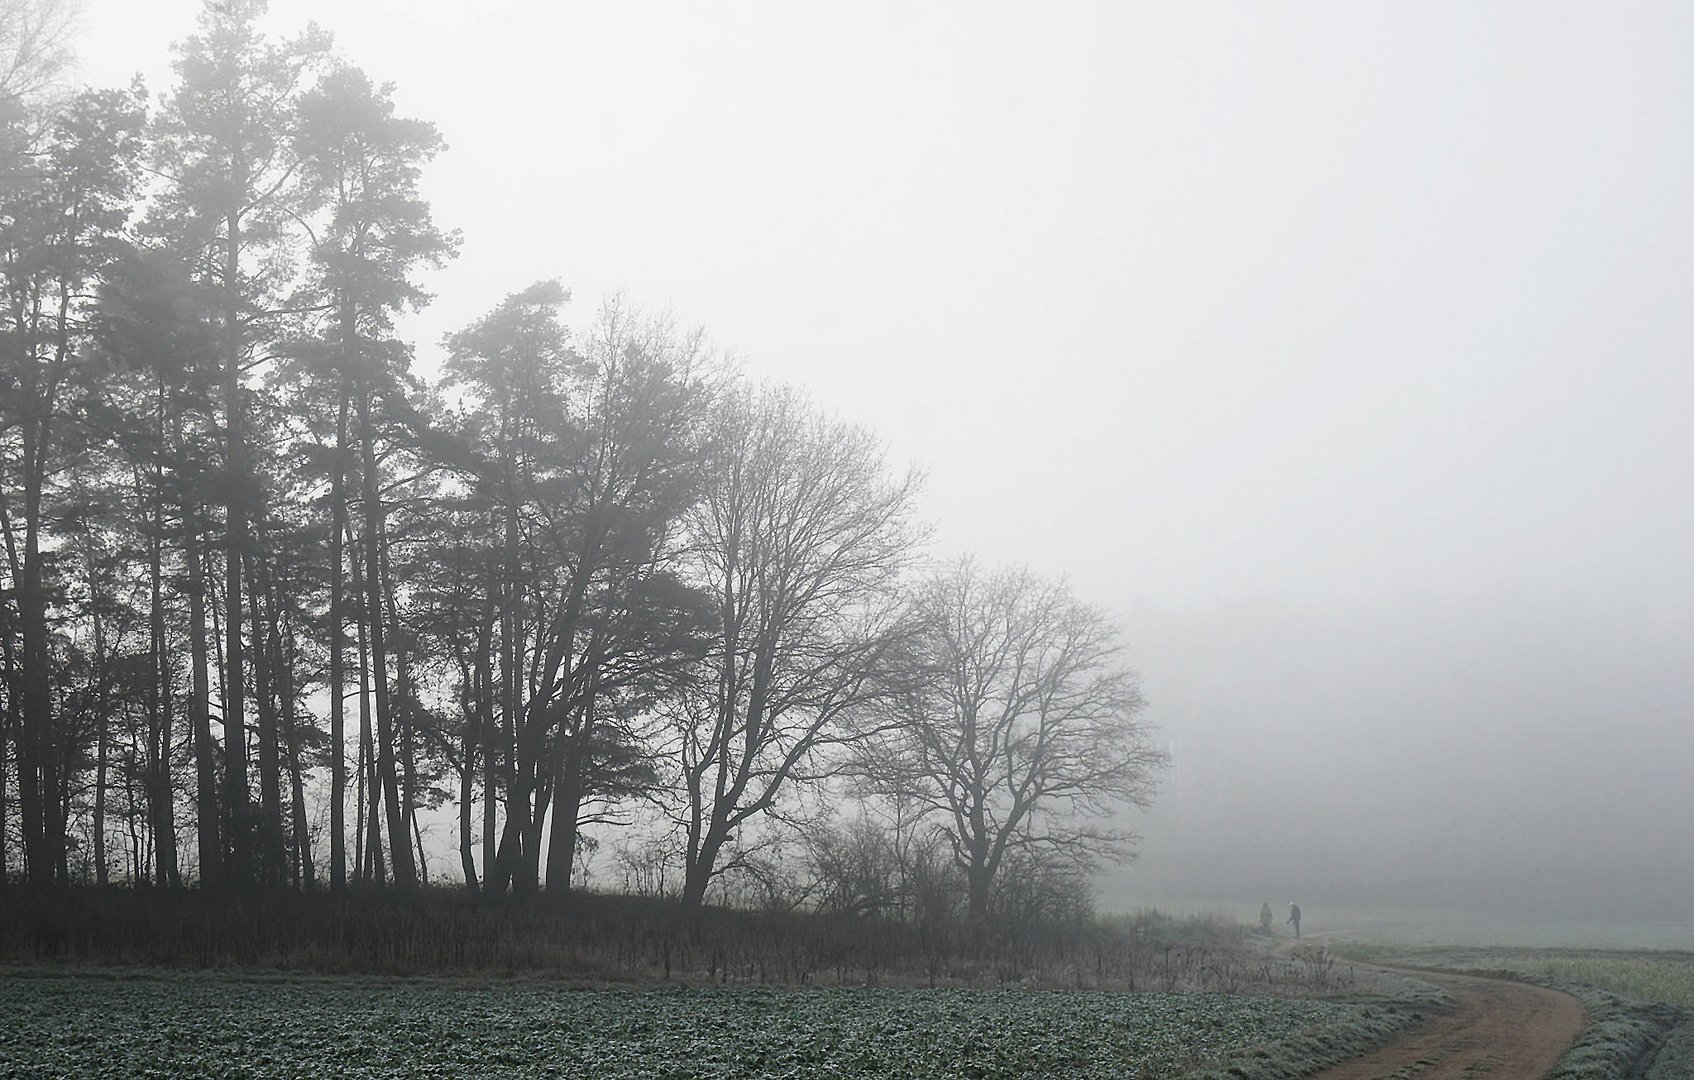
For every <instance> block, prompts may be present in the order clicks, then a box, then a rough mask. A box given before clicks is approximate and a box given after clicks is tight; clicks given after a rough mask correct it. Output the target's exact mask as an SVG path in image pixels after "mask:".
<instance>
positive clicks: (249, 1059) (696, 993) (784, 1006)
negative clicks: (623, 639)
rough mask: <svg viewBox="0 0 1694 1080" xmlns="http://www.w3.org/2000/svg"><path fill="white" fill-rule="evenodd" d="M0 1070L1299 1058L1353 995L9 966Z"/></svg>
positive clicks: (1017, 1069)
mask: <svg viewBox="0 0 1694 1080" xmlns="http://www.w3.org/2000/svg"><path fill="white" fill-rule="evenodd" d="M0 1015H3V1016H5V1017H7V1018H8V1023H7V1024H6V1026H5V1029H4V1030H3V1031H0V1076H5V1077H26V1076H27V1077H35V1076H42V1077H47V1076H60V1075H78V1076H91V1077H93V1076H108V1077H115V1076H124V1077H233V1076H243V1077H282V1076H310V1075H337V1076H352V1077H378V1076H395V1075H406V1076H458V1075H471V1074H476V1073H486V1072H498V1073H499V1074H501V1075H504V1076H512V1077H552V1076H559V1077H564V1076H575V1077H585V1076H594V1077H609V1078H613V1077H631V1078H634V1077H669V1078H683V1077H801V1076H841V1077H856V1076H863V1077H877V1078H879V1080H895V1078H907V1077H910V1078H921V1077H936V1078H940V1077H949V1078H953V1077H976V1078H983V1080H987V1078H996V1077H1022V1076H1046V1077H1074V1078H1086V1077H1102V1078H1104V1077H1126V1076H1127V1077H1143V1076H1145V1077H1176V1076H1190V1075H1206V1074H1207V1073H1209V1072H1212V1071H1213V1070H1222V1069H1225V1068H1228V1069H1229V1070H1231V1071H1230V1072H1229V1073H1228V1075H1230V1076H1232V1077H1233V1076H1240V1077H1255V1078H1257V1077H1264V1078H1270V1077H1281V1076H1293V1075H1298V1074H1299V1073H1298V1072H1297V1071H1294V1070H1295V1068H1296V1065H1295V1063H1297V1062H1300V1061H1304V1062H1306V1063H1307V1064H1309V1063H1310V1062H1311V1060H1312V1059H1313V1057H1314V1055H1315V1056H1317V1057H1329V1058H1339V1057H1341V1056H1344V1055H1346V1054H1348V1053H1352V1052H1357V1051H1358V1050H1359V1049H1362V1048H1364V1047H1366V1046H1369V1045H1372V1044H1374V1043H1376V1042H1378V1041H1380V1040H1382V1039H1384V1038H1386V1037H1387V1036H1388V1034H1390V1032H1391V1031H1392V1030H1393V1029H1394V1028H1395V1026H1396V1025H1398V1024H1400V1023H1403V1022H1405V1020H1406V1017H1405V1015H1403V1014H1402V1013H1400V1012H1397V1011H1396V1010H1395V1009H1393V1008H1385V1007H1383V1006H1381V1005H1380V1004H1379V1005H1367V1004H1343V1003H1335V1002H1319V1001H1302V1000H1287V999H1279V998H1268V997H1231V996H1227V995H1221V994H1159V993H1145V994H1115V993H1064V992H1042V991H1033V992H1032V991H1018V990H992V991H978V990H951V989H948V990H897V989H887V988H861V989H816V990H778V989H730V990H726V989H714V990H587V989H565V988H557V987H551V986H546V985H544V984H541V983H539V982H533V981H514V982H508V983H499V982H479V983H472V982H464V981H458V982H455V981H451V980H418V981H401V980H379V981H370V980H349V979H326V978H287V977H276V978H264V977H260V978H245V977H233V976H219V975H177V976H168V975H138V974H120V975H116V976H112V975H106V974H100V975H82V974H65V973H54V974H27V973H26V974H17V973H13V974H9V975H8V976H7V977H5V978H4V979H0Z"/></svg>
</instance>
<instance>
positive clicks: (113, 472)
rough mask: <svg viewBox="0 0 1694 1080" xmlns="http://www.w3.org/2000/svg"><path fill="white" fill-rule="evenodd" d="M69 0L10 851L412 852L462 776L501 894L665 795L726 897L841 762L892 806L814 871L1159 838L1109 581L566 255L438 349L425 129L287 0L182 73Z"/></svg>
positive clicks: (17, 219)
mask: <svg viewBox="0 0 1694 1080" xmlns="http://www.w3.org/2000/svg"><path fill="white" fill-rule="evenodd" d="M56 10H57V8H56V7H55V4H54V2H53V0H0V24H3V25H5V26H6V27H8V28H9V29H8V33H10V32H11V29H12V28H16V29H17V30H18V32H17V34H16V36H17V38H18V41H16V42H12V41H10V40H8V41H7V42H6V43H5V44H6V50H5V51H6V57H5V59H4V60H3V61H0V63H4V64H5V65H6V66H5V68H4V70H0V155H3V156H0V288H3V296H0V303H3V324H0V531H3V538H4V546H5V559H4V563H3V566H0V646H3V653H0V880H6V879H10V878H18V877H22V878H24V879H27V880H28V881H30V882H33V883H51V882H66V881H70V880H76V879H82V878H87V879H90V880H93V881H96V882H99V883H102V884H104V883H106V882H107V881H108V880H113V879H117V880H123V881H128V882H132V883H136V884H142V883H146V884H154V885H167V886H177V885H180V884H182V883H184V882H185V881H191V880H192V881H198V883H199V884H200V885H202V886H205V887H215V888H237V887H269V888H281V887H296V888H308V887H317V886H327V887H329V888H332V889H339V888H343V887H345V886H346V885H347V884H348V883H349V882H367V883H378V882H391V883H392V884H394V885H395V886H398V887H402V888H405V887H411V886H414V885H416V884H418V883H420V882H421V881H423V880H425V878H426V876H427V874H428V872H429V870H428V868H429V859H430V856H431V845H430V843H428V842H427V841H426V837H425V828H424V825H423V823H422V821H421V820H420V819H421V818H423V817H427V815H428V813H429V812H430V811H443V812H445V811H446V809H447V808H449V807H451V808H452V809H453V810H454V811H456V815H455V816H456V820H457V827H458V828H457V848H458V855H459V867H458V870H459V873H460V874H461V875H462V877H463V880H464V881H465V883H466V885H467V886H468V887H469V888H470V889H471V890H472V891H481V892H488V893H496V894H497V893H504V892H515V893H529V892H533V891H535V890H537V889H539V888H541V887H542V886H543V885H544V884H545V885H546V886H547V887H548V888H550V889H553V888H564V887H568V886H569V883H570V882H571V881H572V879H573V873H575V872H576V864H577V861H578V859H579V852H580V851H581V850H583V845H584V843H585V840H586V839H587V837H588V836H589V834H587V833H584V831H583V830H584V827H585V826H593V825H595V824H596V823H602V824H603V823H607V822H610V821H613V820H625V819H626V818H627V817H628V816H629V815H631V814H633V815H634V816H638V817H641V818H642V819H643V820H645V821H647V822H648V823H649V826H650V827H651V826H653V825H654V823H658V824H660V825H662V826H663V829H661V831H660V832H659V834H658V835H661V836H663V837H668V838H670V839H669V840H668V841H665V842H666V843H668V844H669V845H670V846H669V847H668V849H667V850H666V853H665V855H664V856H663V857H664V858H665V859H669V860H671V861H672V862H673V863H674V866H675V867H676V869H677V871H678V873H679V875H680V878H679V880H678V882H677V885H676V888H675V891H676V892H678V893H679V894H680V896H681V897H682V898H683V900H684V901H685V902H687V903H689V904H699V903H702V902H704V900H705V899H706V897H707V894H708V888H709V887H710V886H711V885H712V883H713V882H714V881H715V880H718V879H719V878H721V877H722V876H723V875H724V874H725V873H726V872H728V871H731V870H734V869H736V868H738V867H751V866H756V865H757V864H758V858H757V851H758V843H757V837H759V836H763V835H776V831H773V829H772V828H771V826H772V823H784V822H787V823H793V822H795V821H797V820H798V819H799V818H800V817H803V816H805V806H804V805H803V804H804V803H805V800H804V799H803V798H800V796H801V794H802V793H804V792H807V791H815V790H817V789H818V788H819V786H820V785H822V786H827V787H828V788H829V790H831V791H833V792H836V793H837V794H844V793H850V794H853V795H855V796H857V797H858V798H859V799H860V800H862V801H863V803H864V805H865V806H866V807H875V808H877V812H878V813H881V814H883V815H884V816H887V817H888V818H889V820H891V821H893V822H894V825H893V826H892V827H891V828H890V829H889V830H886V833H885V835H883V839H882V840H881V841H876V842H873V839H872V838H868V834H865V835H860V836H859V838H858V840H857V841H854V840H853V835H854V828H856V829H857V830H858V832H859V833H860V834H864V830H865V828H866V827H867V826H866V825H865V822H867V821H869V820H870V818H868V817H863V816H861V818H860V819H859V825H857V826H855V827H853V828H848V827H841V828H838V829H837V830H836V832H835V833H834V834H828V833H826V832H820V831H819V830H818V828H817V827H816V826H815V823H814V825H813V826H812V827H811V829H810V832H809V833H807V835H810V836H811V837H812V838H813V843H812V850H813V852H814V853H815V854H816V856H817V858H816V859H814V863H815V864H816V865H817V866H819V867H825V866H836V867H837V871H831V872H829V873H825V874H822V876H821V877H820V879H819V880H827V881H828V882H830V885H829V887H828V888H826V889H824V890H822V892H820V894H819V897H818V898H817V899H818V902H819V903H823V904H833V905H835V906H840V907H863V906H865V905H866V903H867V901H866V900H865V898H864V897H863V896H861V895H858V893H862V892H864V891H865V890H864V889H862V888H860V887H859V886H855V885H853V884H852V882H853V881H855V880H857V879H856V878H855V876H854V874H855V873H856V871H851V870H850V869H849V868H848V867H849V865H850V864H853V856H852V855H851V848H852V847H853V844H854V843H858V844H859V847H860V848H864V849H865V850H864V851H861V852H860V855H859V857H858V865H862V866H868V865H870V864H871V862H875V860H870V861H867V859H868V858H869V857H868V856H867V855H866V852H867V851H870V850H871V849H877V850H882V849H880V848H878V847H877V845H878V843H881V844H883V845H885V846H887V851H891V852H893V854H892V855H891V856H889V857H888V858H882V856H878V858H881V859H882V861H881V863H880V864H878V865H880V866H881V870H880V871H878V872H880V873H882V874H883V875H884V877H886V876H887V874H888V873H890V872H897V873H898V874H899V875H900V877H901V878H902V880H903V881H904V880H905V879H906V877H907V869H908V867H911V868H916V867H917V866H918V865H919V862H922V861H923V860H927V862H924V865H929V866H944V867H946V868H948V869H947V871H946V872H947V873H948V874H951V875H953V878H952V880H956V881H958V882H962V883H963V887H964V889H965V891H966V892H967V894H968V903H969V907H970V909H971V910H972V911H975V912H982V911H986V910H989V909H990V907H992V906H993V905H994V904H995V903H997V902H999V901H997V900H996V899H995V898H996V897H1002V896H1010V895H1011V893H1010V892H1008V891H1007V886H1006V883H1007V882H1008V881H1009V880H1010V879H1011V878H1013V877H1015V876H1017V874H1016V873H1015V871H1017V869H1018V868H1020V867H1023V868H1027V867H1041V868H1045V869H1044V870H1043V872H1044V873H1049V874H1051V872H1053V870H1054V868H1055V867H1058V868H1061V869H1063V868H1068V872H1073V873H1081V872H1083V871H1085V870H1086V868H1087V867H1088V866H1089V865H1091V863H1092V861H1093V860H1095V859H1098V858H1100V857H1102V856H1115V855H1118V854H1122V853H1123V852H1125V851H1126V850H1127V844H1128V843H1129V841H1130V840H1131V839H1132V838H1131V837H1130V836H1129V835H1128V834H1126V833H1123V832H1121V831H1113V830H1110V829H1107V828H1103V827H1099V825H1098V823H1099V822H1100V821H1103V820H1105V817H1106V815H1107V814H1108V813H1109V812H1110V811H1112V810H1114V809H1115V808H1117V807H1119V806H1121V805H1122V804H1124V803H1130V804H1138V805H1145V804H1146V801H1147V799H1148V798H1149V797H1150V794H1151V785H1152V781H1153V778H1154V776H1155V774H1156V773H1157V771H1158V769H1159V768H1160V767H1161V765H1162V754H1161V753H1160V752H1159V751H1158V750H1157V749H1156V748H1155V747H1154V745H1153V744H1152V743H1151V741H1150V739H1149V732H1148V729H1147V728H1146V727H1145V725H1144V723H1143V721H1142V719H1141V712H1142V704H1141V701H1140V698H1139V697H1138V695H1137V694H1136V691H1135V687H1134V684H1133V682H1132V681H1131V679H1130V677H1129V676H1128V675H1127V674H1126V673H1125V672H1124V671H1123V670H1122V669H1121V668H1120V667H1118V665H1117V658H1116V643H1115V641H1114V639H1113V633H1112V628H1111V625H1110V623H1109V622H1108V621H1107V620H1106V619H1105V618H1104V617H1103V616H1102V615H1101V613H1100V612H1099V611H1097V610H1095V609H1093V608H1090V607H1088V606H1086V605H1084V604H1082V603H1080V602H1078V601H1077V600H1076V599H1075V598H1074V597H1073V596H1072V595H1071V594H1070V593H1069V592H1068V590H1067V589H1066V588H1065V587H1064V586H1063V585H1059V584H1054V583H1052V582H1048V581H1045V580H1042V579H1040V578H1038V577H1036V576H1034V575H1031V574H1029V573H1027V572H1023V571H1003V572H989V571H985V570H983V569H981V568H979V567H977V566H975V565H974V564H972V563H970V562H969V561H966V562H961V563H958V564H955V565H953V566H951V567H948V568H945V569H943V570H941V571H939V572H935V571H930V572H921V571H920V569H919V567H918V566H917V564H916V562H915V561H914V560H915V554H914V553H915V551H916V549H917V541H918V540H919V539H920V536H919V533H920V531H921V530H919V529H918V527H917V526H916V525H915V523H914V520H913V501H914V496H915V484H914V481H913V480H912V479H911V478H909V477H907V478H899V477H893V476H891V475H890V474H889V472H888V470H887V469H886V467H885V463H884V460H883V456H882V453H881V451H880V449H879V447H878V444H877V442H876V440H875V439H874V438H872V437H871V436H870V435H869V434H868V433H866V432H865V431H863V430H861V429H859V428H856V427H853V426H851V425H849V424H845V423H842V422H840V421H837V420H834V419H832V418H829V417H827V416H824V415H822V414H820V413H819V411H818V410H817V409H815V408H814V407H813V406H811V405H810V404H808V403H807V401H806V400H805V399H804V398H803V397H802V396H801V395H800V394H798V393H796V392H794V391H792V390H789V389H786V388H781V387H770V386H754V385H750V384H749V383H748V382H747V381H746V380H744V379H741V378H738V377H736V376H735V375H734V373H733V372H731V371H730V370H729V369H728V368H727V367H726V366H725V365H723V364H722V363H720V362H718V361H716V360H715V359H714V358H713V357H712V356H711V355H709V354H708V352H707V351H706V350H705V349H704V347H703V345H702V343H701V340H700V339H699V337H698V336H697V335H695V336H689V335H682V334H678V333H676V332H675V331H673V330H672V329H671V328H670V327H669V326H668V325H667V324H665V323H663V322H655V321H652V320H647V319H643V318H641V317H639V316H638V315H636V314H634V313H632V312H630V311H628V310H627V309H625V308H624V307H623V306H622V305H620V304H618V303H609V304H607V305H605V306H604V307H603V309H602V310H601V312H600V313H599V315H598V317H597V318H596V319H595V320H593V321H592V322H591V325H590V326H589V327H588V328H587V329H585V330H578V331H574V332H573V331H572V330H571V329H570V328H568V327H567V326H566V324H565V322H564V321H563V309H564V306H565V305H566V303H567V302H568V299H569V298H568V294H567V293H566V291H565V290H564V289H563V288H562V287H561V286H560V285H559V284H558V283H557V282H551V281H549V282H541V283H538V284H535V285H532V286H530V287H529V288H527V289H524V290H522V291H520V292H517V293H515V294H513V295H512V296H510V297H508V298H507V299H506V300H505V301H503V302H502V303H500V304H499V305H498V306H496V307H495V308H494V309H493V310H492V311H490V312H489V313H488V314H487V315H486V316H484V317H483V318H481V319H479V320H477V321H476V322H474V323H473V324H471V325H470V326H467V327H465V328H464V329H463V330H461V331H459V332H457V333H454V334H451V335H449V336H448V337H447V339H446V340H445V342H444V343H443V344H444V351H445V356H446V359H445V363H444V365H443V367H442V371H441V378H440V379H439V380H438V381H437V382H436V383H435V384H434V385H430V384H427V383H426V382H425V381H423V380H422V379H421V378H420V377H419V376H418V374H417V373H416V372H415V371H414V370H413V364H412V351H411V349H410V347H409V346H408V344H407V343H405V342H404V341H402V340H400V339H399V337H398V336H397V334H396V329H395V324H396V318H397V316H398V315H400V314H401V313H402V312H404V311H405V310H407V309H409V308H412V307H415V306H417V305H420V304H422V303H424V302H426V301H427V299H428V297H427V296H426V295H425V293H424V292H423V291H422V290H421V288H420V287H419V285H418V275H419V273H420V272H421V271H423V270H424V269H426V268H429V267H432V266H439V265H441V264H442V263H443V262H444V261H446V260H448V259H450V258H451V257H452V255H453V253H454V250H455V247H456V245H457V237H456V236H455V235H454V234H452V233H450V232H446V231H444V230H443V229H441V228H440V227H438V226H437V225H436V224H435V223H434V221H433V220H432V218H431V214H430V209H429V206H428V205H427V203H426V201H425V200H424V199H423V198H422V197H421V195H420V193H419V186H418V185H419V179H420V176H421V173H422V170H423V169H424V167H425V166H426V165H427V164H428V162H429V161H430V160H431V159H432V158H433V157H434V156H435V155H436V154H437V153H438V152H439V150H440V149H441V141H440V138H439V136H438V134H437V133H436V131H435V129H434V128H433V127H432V126H431V125H429V124H427V123H423V122H419V121H416V120H410V119H406V118H403V117H401V116H398V115H396V112H395V108H394V104H393V100H392V96H391V93H390V90H389V88H388V87H385V86H381V85H378V84H375V83H373V82H372V81H371V80H370V79H369V78H368V77H367V76H365V75H364V74H363V73H362V72H360V71H359V70H358V69H356V68H354V67H352V66H350V65H349V64H347V63H346V62H345V61H344V60H342V59H340V58H338V57H337V56H336V55H335V54H334V53H333V51H332V50H331V46H330V42H329V40H328V38H327V37H326V36H325V35H324V34H322V33H321V32H319V31H317V30H316V29H309V30H308V31H306V32H305V33H303V34H301V35H299V36H297V37H294V38H290V39H287V40H275V39H273V38H271V37H269V36H267V35H266V34H265V33H264V32H262V30H261V29H260V26H259V22H260V19H261V16H262V15H263V13H264V3H263V0H218V2H214V3H208V4H207V6H206V8H205V10H204V12H203V13H202V15H201V17H200V22H199V26H198V29H197V31H196V33H194V34H193V35H192V36H190V37H188V38H187V39H186V40H185V41H184V42H183V43H182V44H181V45H179V46H178V49H177V60H176V73H177V76H176V81H175V84H174V85H173V86H172V87H171V88H170V90H169V91H168V92H167V93H166V94H165V95H164V96H163V97H162V98H160V100H159V101H158V102H157V104H156V105H154V106H153V107H151V108H149V107H148V102H147V100H146V98H145V95H144V94H143V93H142V91H141V90H140V88H139V87H137V88H131V89H128V90H119V91H108V90H101V91H95V90H84V91H80V92H69V91H67V90H65V89H64V88H63V87H62V86H60V85H58V81H57V79H56V78H55V76H56V75H57V74H58V72H59V71H60V70H61V67H62V63H63V57H64V52H63V41H62V40H61V38H60V36H59V35H58V33H57V32H54V31H55V26H56V24H55V22H54V18H53V16H54V13H55V12H56ZM350 711H351V713H352V715H349V712H350ZM778 831H779V830H778ZM800 831H801V832H806V830H805V829H801V830H800ZM832 836H833V838H831V837H832ZM867 845H868V847H867ZM889 845H891V846H889ZM832 850H833V851H835V852H836V855H835V856H831V855H830V854H829V853H830V852H831V851H832ZM914 853H916V854H914ZM884 854H886V852H884ZM917 855H922V856H923V859H922V860H920V859H918V858H917ZM436 856H437V859H438V860H439V857H440V852H439V851H437V852H436ZM837 856H838V857H837ZM831 858H835V860H836V861H835V862H830V859H831ZM890 859H892V861H890ZM843 860H844V861H843ZM890 867H892V868H893V871H890ZM913 872H914V873H915V872H916V870H915V869H914V871H913ZM859 876H860V877H863V875H862V874H861V875H859ZM932 876H933V875H932ZM1037 876H1039V875H1037ZM1024 877H1025V878H1026V879H1028V880H1034V878H1033V877H1030V875H1027V874H1026V875H1024ZM902 895H905V894H904V893H903V894H902ZM913 895H915V893H914V894H913ZM871 906H886V901H885V900H883V901H876V903H874V904H872V905H871Z"/></svg>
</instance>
